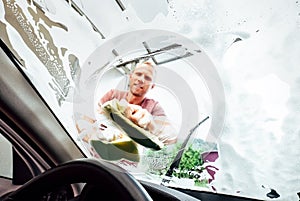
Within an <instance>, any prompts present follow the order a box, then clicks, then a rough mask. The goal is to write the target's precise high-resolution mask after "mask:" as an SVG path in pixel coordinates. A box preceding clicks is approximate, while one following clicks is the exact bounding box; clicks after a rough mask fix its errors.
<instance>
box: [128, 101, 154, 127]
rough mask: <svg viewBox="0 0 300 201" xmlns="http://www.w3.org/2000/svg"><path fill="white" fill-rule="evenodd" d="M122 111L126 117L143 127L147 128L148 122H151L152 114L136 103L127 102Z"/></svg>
mask: <svg viewBox="0 0 300 201" xmlns="http://www.w3.org/2000/svg"><path fill="white" fill-rule="evenodd" d="M124 113H125V116H126V117H127V118H128V119H130V120H131V121H132V122H133V123H135V124H136V125H138V126H140V127H142V128H144V129H147V130H149V129H150V128H149V127H150V124H151V123H153V118H152V115H151V114H150V113H149V112H148V111H147V110H146V109H143V108H142V107H140V106H138V105H133V104H128V106H127V108H126V109H125V112H124Z"/></svg>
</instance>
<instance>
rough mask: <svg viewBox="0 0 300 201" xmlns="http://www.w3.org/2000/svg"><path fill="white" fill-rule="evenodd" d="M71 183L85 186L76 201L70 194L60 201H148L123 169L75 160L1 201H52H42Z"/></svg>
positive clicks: (142, 190)
mask: <svg viewBox="0 0 300 201" xmlns="http://www.w3.org/2000/svg"><path fill="white" fill-rule="evenodd" d="M75 183H85V186H84V187H83V190H82V192H81V194H80V195H79V196H78V197H76V198H74V195H72V196H68V198H67V199H66V197H65V198H62V199H61V200H76V201H81V200H100V199H101V200H140V201H149V200H152V198H151V197H150V195H149V194H148V193H147V192H146V190H145V189H144V188H143V187H142V185H141V184H140V183H139V182H137V180H135V179H134V178H133V176H131V175H130V174H128V173H127V172H126V171H125V170H124V169H122V168H120V167H118V166H116V165H114V164H112V163H109V162H106V161H100V160H95V159H78V160H73V161H70V162H67V163H64V164H61V165H59V166H57V167H54V168H52V169H49V170H47V171H45V172H44V173H42V174H41V175H38V176H36V177H34V178H33V179H31V180H30V181H28V182H27V183H25V184H24V185H23V186H21V187H20V188H19V189H17V190H16V191H14V192H12V193H10V194H8V195H7V196H6V198H4V201H8V200H10V201H12V200H53V198H50V199H49V197H48V198H47V199H45V196H47V195H49V193H51V192H56V191H57V190H58V189H59V188H60V187H65V186H69V188H70V184H75ZM69 190H70V189H69ZM70 197H71V199H70ZM55 200H58V199H57V198H55Z"/></svg>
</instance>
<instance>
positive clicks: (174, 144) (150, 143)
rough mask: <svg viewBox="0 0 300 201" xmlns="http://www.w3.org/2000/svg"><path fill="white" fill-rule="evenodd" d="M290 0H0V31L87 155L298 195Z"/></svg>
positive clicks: (151, 172) (167, 175)
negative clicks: (150, 80)
mask: <svg viewBox="0 0 300 201" xmlns="http://www.w3.org/2000/svg"><path fill="white" fill-rule="evenodd" d="M99 4H101V6H99ZM299 4H300V3H299V2H298V1H292V0H275V1H268V0H254V1H253V0H251V1H250V0H246V1H239V0H229V1H213V2H212V1H206V0H200V1H199V0H198V1H196V0H188V1H186V0H168V1H160V0H152V1H146V0H143V1H134V0H118V1H106V2H105V3H104V2H103V3H102V2H98V1H97V2H93V1H77V0H76V1H55V2H54V1H46V0H43V1H35V0H33V1H13V0H10V1H7V0H3V1H1V2H0V11H1V12H0V13H1V15H0V27H1V32H0V36H1V40H2V41H3V42H4V43H5V44H6V45H7V46H8V47H9V48H10V50H11V51H12V53H13V55H14V57H15V58H16V61H17V63H18V65H20V67H21V69H22V71H23V72H24V73H25V75H26V76H27V77H28V78H29V80H30V81H31V82H32V84H33V86H34V87H35V88H36V89H37V90H38V91H39V93H40V94H41V96H42V97H43V99H44V100H45V101H46V102H47V104H48V105H49V106H50V107H51V109H52V110H53V112H54V114H55V115H56V116H57V117H58V119H59V120H60V121H61V122H62V125H64V126H65V128H66V130H67V131H68V132H69V134H70V136H71V137H72V138H73V139H74V141H75V142H76V143H77V144H78V145H79V146H80V147H81V148H82V150H83V151H84V153H86V155H87V157H95V158H102V159H105V160H110V161H112V162H114V163H116V164H118V165H120V166H122V167H124V168H125V169H127V170H128V171H130V172H131V173H132V174H133V175H134V176H136V177H137V178H139V179H142V180H147V181H151V182H154V183H159V184H163V185H166V186H168V185H169V186H173V187H182V188H189V189H194V190H201V191H212V192H217V193H225V194H231V195H236V196H243V197H250V198H258V199H263V200H268V199H272V200H298V199H299V198H298V196H297V193H298V194H299V192H300V189H299V186H300V160H299V159H300V152H299V149H298V147H299V146H300V127H299V121H300V116H299V114H300V107H299V102H300V91H299V89H300V77H299V75H300V70H299V69H300V68H299V66H300V60H299V55H300V33H299V32H300V5H299ZM145 62H146V64H145ZM147 63H148V64H147ZM149 64H150V65H151V66H150V67H149V66H147V65H149ZM145 65H146V66H145ZM149 68H150V69H151V70H149ZM152 68H155V70H153V69H152ZM135 70H139V74H138V75H139V76H138V78H136V77H137V76H136V77H133V76H132V73H134V72H135ZM147 76H151V78H152V79H153V82H151V83H150V82H149V83H147V82H145V78H147V79H148V78H149V77H147ZM134 78H136V79H134ZM132 95H134V96H132ZM144 95H145V96H144ZM137 97H138V98H137ZM145 97H146V98H145Z"/></svg>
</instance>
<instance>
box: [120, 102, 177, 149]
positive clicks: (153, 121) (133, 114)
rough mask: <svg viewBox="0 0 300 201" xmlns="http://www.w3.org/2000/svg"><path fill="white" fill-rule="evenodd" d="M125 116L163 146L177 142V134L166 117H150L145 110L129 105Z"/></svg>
mask: <svg viewBox="0 0 300 201" xmlns="http://www.w3.org/2000/svg"><path fill="white" fill-rule="evenodd" d="M125 116H126V117H127V118H128V119H130V120H131V121H132V122H133V123H135V124H137V125H138V126H140V127H142V128H144V129H146V130H149V131H150V132H151V133H152V134H153V135H156V136H157V137H158V139H159V140H160V141H161V142H163V143H164V144H173V143H175V142H176V141H177V132H176V130H175V128H174V127H173V126H172V124H171V123H170V121H169V120H168V118H167V117H166V116H152V115H151V114H150V113H149V112H148V111H147V110H146V109H143V108H141V107H140V106H137V105H132V104H129V105H128V107H127V108H126V109H125Z"/></svg>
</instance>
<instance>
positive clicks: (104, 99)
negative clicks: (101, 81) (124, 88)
mask: <svg viewBox="0 0 300 201" xmlns="http://www.w3.org/2000/svg"><path fill="white" fill-rule="evenodd" d="M114 93H115V92H114V89H111V90H109V91H108V92H107V93H106V94H104V96H102V98H101V99H100V103H101V105H102V104H104V103H105V102H107V101H110V100H112V99H113V98H114Z"/></svg>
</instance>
